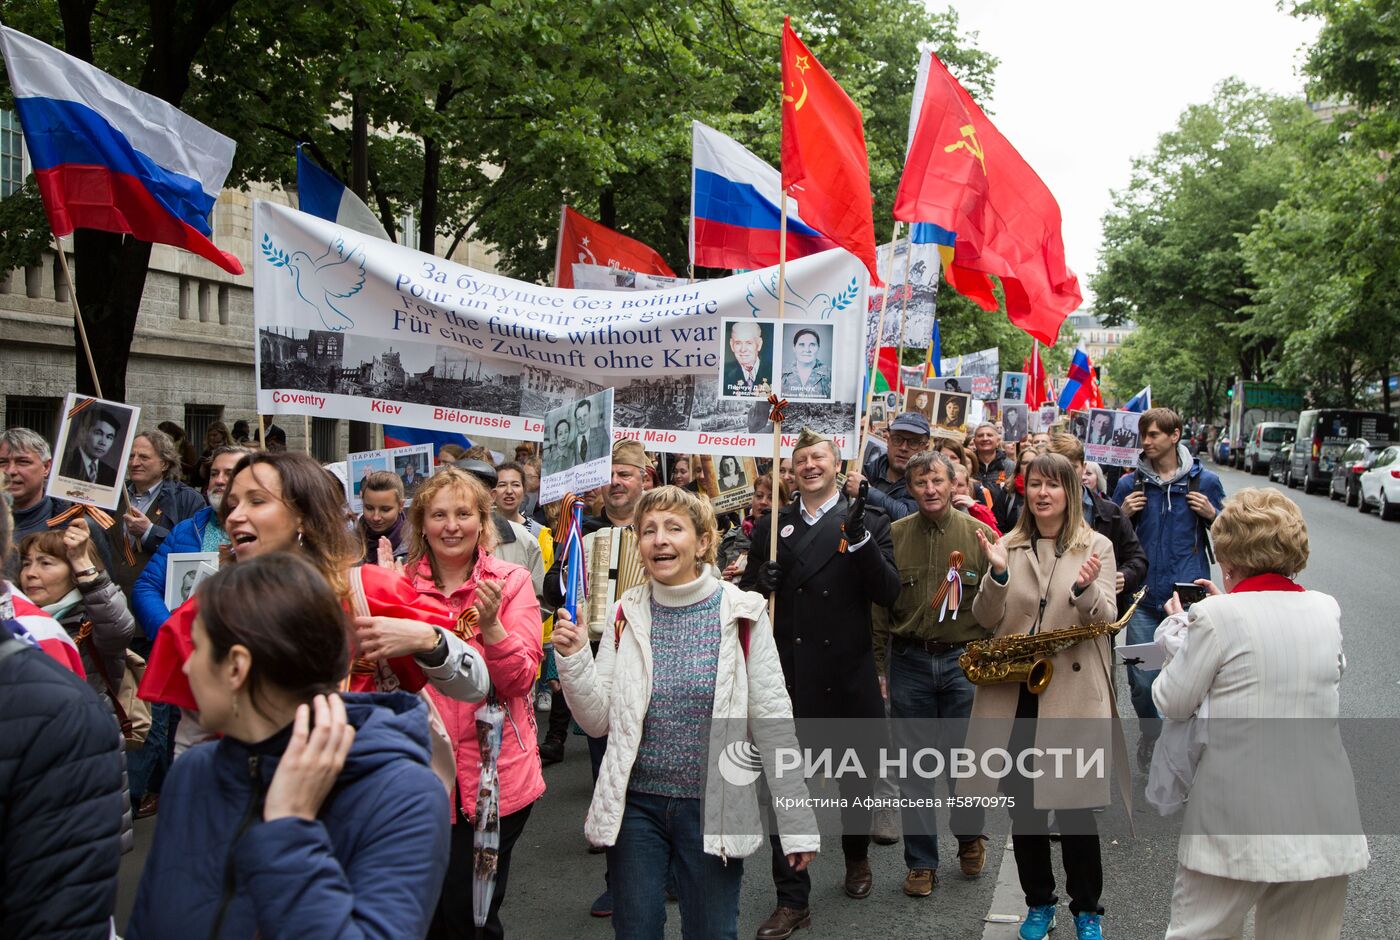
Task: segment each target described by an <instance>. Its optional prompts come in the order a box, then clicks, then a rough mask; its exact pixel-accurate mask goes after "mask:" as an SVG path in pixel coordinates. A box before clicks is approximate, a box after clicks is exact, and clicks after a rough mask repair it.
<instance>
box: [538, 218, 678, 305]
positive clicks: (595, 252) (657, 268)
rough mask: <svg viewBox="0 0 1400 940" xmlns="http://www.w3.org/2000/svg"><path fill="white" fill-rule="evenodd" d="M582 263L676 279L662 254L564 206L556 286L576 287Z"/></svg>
mask: <svg viewBox="0 0 1400 940" xmlns="http://www.w3.org/2000/svg"><path fill="white" fill-rule="evenodd" d="M579 263H582V264H601V265H604V266H608V265H611V266H613V267H618V268H622V269H623V270H624V271H636V272H638V273H640V274H664V275H665V276H667V277H675V276H676V272H674V271H672V270H671V269H670V268H669V267H667V266H666V262H665V261H664V260H663V259H662V257H661V256H660V255H658V254H657V253H656V252H655V251H653V250H652V249H650V248H648V247H647V246H646V245H643V244H642V243H641V242H639V241H637V240H636V239H635V238H628V237H627V236H626V235H622V234H619V233H618V232H614V231H613V230H612V229H610V228H608V227H607V226H606V225H599V224H598V223H597V222H594V221H593V220H592V219H590V218H588V216H585V215H579V214H578V213H577V212H575V211H574V210H573V209H570V208H569V207H568V206H565V207H564V213H563V216H562V217H561V218H560V219H559V244H558V246H557V247H556V248H555V250H554V286H555V287H573V286H574V265H575V264H579Z"/></svg>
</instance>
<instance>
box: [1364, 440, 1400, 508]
mask: <svg viewBox="0 0 1400 940" xmlns="http://www.w3.org/2000/svg"><path fill="white" fill-rule="evenodd" d="M1359 482H1360V485H1361V489H1360V494H1359V495H1360V498H1359V499H1358V501H1357V503H1356V508H1357V509H1359V510H1361V511H1362V512H1370V511H1371V509H1372V507H1374V508H1375V509H1376V512H1377V513H1378V514H1379V515H1380V517H1381V518H1382V519H1400V445H1395V444H1392V445H1390V446H1389V447H1387V448H1386V449H1385V450H1383V451H1381V452H1380V453H1379V454H1377V455H1376V460H1375V462H1374V463H1372V464H1371V469H1369V470H1367V471H1366V472H1365V473H1362V474H1361V478H1360V481H1359Z"/></svg>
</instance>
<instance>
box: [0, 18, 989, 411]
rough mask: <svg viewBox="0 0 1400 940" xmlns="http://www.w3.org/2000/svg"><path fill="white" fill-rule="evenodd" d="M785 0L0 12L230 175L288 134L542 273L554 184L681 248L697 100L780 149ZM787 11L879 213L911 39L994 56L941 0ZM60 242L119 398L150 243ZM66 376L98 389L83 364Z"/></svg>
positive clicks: (252, 176)
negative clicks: (861, 128) (854, 117)
mask: <svg viewBox="0 0 1400 940" xmlns="http://www.w3.org/2000/svg"><path fill="white" fill-rule="evenodd" d="M784 12H785V11H784V9H783V8H780V7H778V6H777V5H775V4H774V3H772V2H771V0H698V2H696V3H693V4H690V5H688V6H687V7H685V8H684V9H678V8H676V7H674V6H663V5H661V4H657V3H655V2H652V0H621V2H618V3H612V4H602V5H598V4H594V5H587V4H584V5H580V4H577V3H573V2H565V0H492V2H490V3H486V2H481V0H441V2H434V0H346V2H341V3H337V4H334V5H330V4H324V3H319V2H315V3H304V2H295V0H267V2H263V3H259V4H250V3H246V2H241V3H240V2H238V0H217V2H212V3H210V2H194V0H160V2H156V0H148V2H141V0H112V2H108V3H104V4H102V5H101V8H100V9H99V7H98V5H97V4H95V3H94V2H92V0H57V3H56V6H54V5H49V4H27V5H23V6H19V7H17V8H16V9H15V10H14V11H11V10H6V11H5V15H6V19H7V22H9V23H10V25H13V26H14V27H15V28H18V29H21V30H23V31H25V32H28V33H30V34H32V35H34V36H36V37H38V38H40V39H43V40H45V41H48V42H52V43H54V44H55V45H58V46H59V47H60V48H65V49H66V50H67V51H69V52H70V53H71V54H73V55H76V56H78V57H79V58H82V59H86V60H89V61H93V62H95V64H97V65H98V66H99V67H101V68H103V69H105V70H107V71H109V72H111V73H112V74H114V75H116V76H117V77H118V78H121V79H123V80H124V81H128V82H130V83H131V84H133V85H135V86H136V87H138V88H140V89H142V90H143V91H147V92H149V93H151V94H154V95H156V96H158V97H161V98H163V99H165V100H167V101H169V102H171V103H172V104H174V105H176V106H177V107H179V108H181V109H182V110H184V111H186V112H187V113H189V114H191V115H192V116H193V117H195V118H197V119H199V120H201V121H203V122H205V123H207V124H209V125H210V126H212V127H214V128H215V129H217V130H220V131H222V132H224V133H226V134H228V135H229V136H231V137H233V138H234V139H235V140H236V141H237V142H238V150H237V153H236V155H235V162H234V167H233V172H232V173H231V175H230V178H229V185H231V186H237V185H241V184H243V183H246V182H248V181H253V180H258V181H266V182H273V183H282V184H288V185H290V184H294V182H295V176H294V174H295V169H294V161H293V160H292V152H293V146H294V145H295V144H296V143H298V142H306V143H307V144H308V147H309V150H310V152H311V154H312V155H313V156H314V157H315V158H316V159H317V160H318V161H319V162H321V163H322V164H323V165H324V166H326V167H327V168H328V169H330V170H331V171H332V172H335V173H337V174H338V175H340V176H341V177H342V178H343V179H346V180H347V181H349V183H350V185H351V186H352V188H353V189H355V190H356V191H357V192H358V193H360V194H361V195H362V197H363V198H365V200H366V202H367V203H368V204H369V205H370V206H371V207H372V208H373V209H374V210H375V211H376V213H377V214H378V215H379V216H380V218H381V221H382V222H383V223H384V225H385V228H386V229H387V230H388V231H389V233H390V234H391V235H394V234H397V230H398V227H399V219H400V217H401V216H402V215H403V214H404V213H405V212H406V211H413V212H415V213H416V215H417V217H418V219H419V224H420V233H419V246H420V248H422V249H423V250H428V251H431V250H433V249H434V248H435V247H437V246H438V245H439V244H440V242H439V239H445V240H446V242H447V247H448V250H449V253H450V251H451V250H452V249H455V248H456V246H457V245H459V244H460V243H461V242H462V241H463V240H465V239H468V238H470V239H473V240H475V241H479V242H482V243H485V244H486V245H488V246H490V247H491V248H493V249H494V250H495V252H496V254H497V257H498V258H499V266H500V267H501V269H502V270H503V271H504V272H505V273H507V274H510V275H512V276H515V277H519V278H523V279H528V280H541V281H543V280H547V279H548V277H549V275H550V273H551V271H552V268H553V256H554V237H555V234H554V233H555V231H556V230H557V225H558V217H559V206H560V203H562V202H568V203H570V204H572V205H574V206H575V207H576V208H578V209H579V210H580V211H583V212H585V213H586V214H589V215H593V216H594V217H596V218H598V219H599V220H600V221H602V222H603V223H604V224H605V225H609V226H611V227H614V228H617V229H618V230H620V231H622V232H624V233H626V234H628V235H631V236H633V237H635V238H639V239H641V240H642V241H644V242H646V243H648V244H651V245H652V246H654V247H655V248H657V250H658V251H660V252H661V253H662V254H663V256H665V257H666V258H668V260H669V261H670V262H671V263H672V265H673V267H675V268H677V269H678V270H680V269H682V268H684V267H685V265H684V259H685V257H686V245H687V225H688V219H689V201H690V196H689V193H690V179H689V176H690V146H691V144H690V136H691V132H690V122H691V120H692V119H693V118H698V119H700V120H703V121H705V122H706V123H709V124H711V125H713V126H716V127H718V128H720V129H721V130H724V131H726V132H728V133H731V134H733V135H734V136H735V137H736V138H737V139H739V140H740V141H741V142H743V143H745V144H746V145H747V146H749V147H750V148H751V149H753V150H754V151H755V152H757V153H758V154H760V155H761V156H765V157H768V158H769V159H772V158H773V157H775V156H776V154H777V151H778V137H779V129H780V109H779V95H778V87H779V62H778V54H777V50H778V46H779V30H780V26H781V23H782V15H783V13H784ZM787 12H791V13H792V15H793V18H794V24H795V25H796V27H797V28H798V29H800V30H802V31H804V33H805V35H806V36H807V38H808V40H809V41H810V42H811V44H812V46H813V48H814V50H815V51H816V52H817V54H818V55H819V56H820V57H821V58H822V61H823V63H824V64H825V65H826V66H827V68H829V69H830V70H831V71H832V73H833V74H834V75H836V76H837V78H838V80H840V81H841V82H842V83H843V85H844V86H845V87H846V88H847V89H848V90H849V91H850V93H851V94H852V96H853V98H854V99H855V100H856V101H857V103H859V104H860V105H861V106H862V107H863V108H864V111H865V115H866V129H867V138H868V140H869V143H870V152H871V170H872V181H873V186H874V189H875V193H876V205H877V206H878V207H879V209H878V210H877V215H879V216H880V217H883V218H888V208H889V206H890V205H892V202H893V197H894V188H895V186H896V184H897V181H898V175H899V170H900V167H901V165H902V160H903V150H904V145H905V137H906V132H907V121H908V113H909V104H910V101H911V98H912V93H913V85H914V76H915V69H916V65H917V58H918V50H919V45H920V44H921V43H930V44H932V45H933V47H934V48H935V49H936V51H937V52H938V53H939V55H940V57H942V58H943V59H944V61H945V62H947V63H948V64H949V65H950V67H952V68H953V69H954V70H955V71H957V72H958V74H959V76H960V77H961V78H962V80H963V81H964V83H965V84H966V85H967V86H968V87H969V89H970V90H972V91H973V93H974V94H978V95H985V94H987V93H988V92H989V90H990V86H991V74H992V68H993V66H994V64H995V61H994V60H993V59H992V58H991V57H990V56H988V55H986V54H985V53H983V52H980V51H978V50H976V49H975V48H973V47H972V43H971V41H970V40H969V39H968V37H966V36H965V35H963V34H962V33H961V32H960V30H959V28H958V22H957V17H956V14H955V13H953V12H952V11H945V12H941V13H934V12H931V11H929V10H928V9H927V8H926V7H925V6H924V5H923V4H921V3H919V2H917V0H894V2H889V3H882V4H877V5H874V6H871V5H868V4H861V3H854V2H847V0H841V2H838V3H837V5H836V6H835V7H833V6H832V5H831V4H830V3H823V4H815V3H813V4H810V5H809V6H807V7H803V6H800V5H799V7H798V8H795V9H791V10H788V11H787ZM3 104H4V102H3V101H0V106H3ZM773 162H776V160H774V161H773ZM34 209H35V203H34V200H33V196H32V194H29V196H28V197H27V198H26V196H25V195H24V194H23V193H21V194H20V195H19V196H17V197H12V198H11V199H8V200H5V204H4V205H3V206H0V218H2V219H4V220H6V221H9V220H12V219H13V220H15V221H16V223H17V224H16V226H15V227H14V228H11V227H10V226H6V229H5V231H3V232H0V259H3V260H5V261H7V262H9V263H12V264H23V263H26V261H28V263H32V260H33V256H34V254H35V253H37V251H38V249H39V246H40V245H41V244H42V241H43V239H37V240H36V239H35V238H34V237H33V233H34V226H33V225H32V224H30V225H24V224H22V223H23V222H24V221H25V220H28V221H29V222H30V223H33V222H34V221H35V219H36V214H35V212H34ZM881 228H884V225H881ZM76 244H77V249H76V254H77V263H76V271H77V281H78V285H77V287H78V290H77V293H78V299H79V302H80V304H81V306H82V308H83V315H84V320H85V321H86V323H87V325H88V332H89V335H90V336H92V337H94V339H95V341H96V342H97V343H98V344H99V345H100V347H101V348H100V350H99V351H98V360H99V373H100V376H101V381H102V386H103V391H104V393H105V394H106V395H108V396H109V397H115V398H123V397H124V396H125V372H126V363H127V360H128V357H129V351H130V346H131V341H132V337H133V335H134V332H135V328H136V316H137V310H138V309H139V304H140V298H141V294H142V291H143V289H144V285H145V276H146V271H147V267H148V264H149V257H150V246H149V245H146V244H144V243H140V242H137V241H135V240H134V239H131V238H128V237H122V236H119V235H112V234H108V233H100V232H87V231H83V232H79V233H78V235H77V236H76ZM947 293H948V292H945V295H946V294H947ZM947 306H948V307H949V308H950V310H955V309H956V308H957V307H958V303H957V302H956V301H952V302H949V303H948V304H947ZM984 316H991V315H984ZM998 322H1004V318H1000V317H997V318H996V320H995V321H994V322H993V323H990V324H988V323H982V322H980V321H973V320H972V319H971V318H969V330H968V333H967V336H968V337H974V336H975V337H977V338H976V339H975V340H973V343H984V342H986V339H984V337H985V336H987V335H989V334H992V333H997V332H998V331H999V330H1000V327H999V326H996V323H998ZM944 335H945V336H946V337H948V339H949V341H950V344H958V345H960V343H961V340H962V337H961V336H958V335H955V331H952V330H946V329H945V334H944ZM1002 335H1004V334H1002ZM1008 341H1009V342H1010V340H1008ZM988 344H990V343H988ZM79 361H80V363H81V357H79ZM77 380H78V388H79V389H80V390H85V391H86V390H91V383H90V380H89V379H88V377H87V374H86V368H85V366H83V365H81V364H80V365H79V367H78V369H77Z"/></svg>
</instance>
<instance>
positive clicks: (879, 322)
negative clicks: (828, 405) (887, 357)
mask: <svg viewBox="0 0 1400 940" xmlns="http://www.w3.org/2000/svg"><path fill="white" fill-rule="evenodd" d="M897 241H899V223H898V222H896V223H894V232H893V233H892V234H891V235H890V266H891V267H893V266H894V244H895V242H897ZM876 267H877V268H878V267H879V265H878V264H877V265H876ZM882 290H883V291H884V293H882V294H881V295H880V315H879V317H877V318H876V325H875V355H874V357H873V358H871V360H870V375H869V376H867V377H866V385H865V419H864V421H863V422H862V423H863V424H864V425H865V431H864V433H863V434H862V435H861V438H860V450H859V451H857V452H856V456H855V459H854V460H853V461H852V463H854V464H855V465H856V469H858V470H860V471H862V472H863V471H864V470H865V462H864V461H865V448H866V447H867V446H869V444H870V404H871V402H873V401H874V400H875V371H876V367H877V366H879V364H880V345H881V343H883V342H884V339H885V307H886V306H887V305H888V303H889V299H890V284H889V281H886V282H885V286H884V287H883V288H882ZM867 322H868V321H867ZM896 382H898V379H896ZM850 472H851V471H850V468H849V467H847V468H846V474H847V475H848V476H849V475H850ZM774 492H777V491H776V490H775V491H774Z"/></svg>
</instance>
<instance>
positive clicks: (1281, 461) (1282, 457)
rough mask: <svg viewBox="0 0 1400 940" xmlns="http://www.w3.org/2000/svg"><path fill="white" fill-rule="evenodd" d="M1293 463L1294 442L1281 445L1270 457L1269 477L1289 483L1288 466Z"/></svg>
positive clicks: (1277, 481)
mask: <svg viewBox="0 0 1400 940" xmlns="http://www.w3.org/2000/svg"><path fill="white" fill-rule="evenodd" d="M1292 463H1293V442H1292V441H1289V442H1288V443H1287V444H1284V445H1283V446H1281V447H1280V448H1279V449H1278V450H1276V451H1274V455H1273V456H1272V457H1270V458H1269V479H1270V480H1273V481H1274V482H1276V483H1282V484H1284V485H1285V486H1287V485H1288V468H1289V466H1290V465H1291V464H1292Z"/></svg>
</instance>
